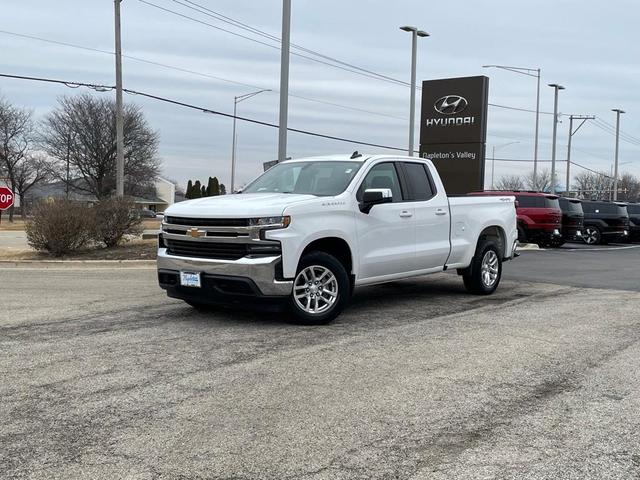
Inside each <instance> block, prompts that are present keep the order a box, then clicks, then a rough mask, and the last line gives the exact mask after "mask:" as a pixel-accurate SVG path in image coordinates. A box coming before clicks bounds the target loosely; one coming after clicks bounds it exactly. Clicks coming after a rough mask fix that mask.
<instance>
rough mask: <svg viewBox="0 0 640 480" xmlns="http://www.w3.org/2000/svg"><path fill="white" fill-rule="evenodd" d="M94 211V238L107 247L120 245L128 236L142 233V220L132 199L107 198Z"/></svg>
mask: <svg viewBox="0 0 640 480" xmlns="http://www.w3.org/2000/svg"><path fill="white" fill-rule="evenodd" d="M94 210H95V219H96V221H95V230H94V238H95V239H96V240H97V241H98V242H102V243H104V244H105V245H106V246H107V247H115V246H116V245H118V244H119V243H120V242H121V241H122V238H123V237H124V236H125V235H126V234H139V233H141V232H142V227H141V223H142V219H141V218H140V214H139V213H138V211H137V210H136V208H135V204H134V202H133V200H132V199H130V198H126V197H111V198H106V199H104V200H101V201H100V202H99V203H98V204H97V205H96V206H95V208H94Z"/></svg>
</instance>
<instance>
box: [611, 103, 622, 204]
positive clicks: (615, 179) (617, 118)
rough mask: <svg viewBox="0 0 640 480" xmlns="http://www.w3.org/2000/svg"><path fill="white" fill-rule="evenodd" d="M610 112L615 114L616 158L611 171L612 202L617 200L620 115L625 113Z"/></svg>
mask: <svg viewBox="0 0 640 480" xmlns="http://www.w3.org/2000/svg"><path fill="white" fill-rule="evenodd" d="M611 111H612V112H616V156H615V160H614V161H615V167H614V170H613V200H614V201H615V200H618V149H619V146H620V115H621V114H623V113H625V111H624V110H621V109H619V108H614V109H612V110H611Z"/></svg>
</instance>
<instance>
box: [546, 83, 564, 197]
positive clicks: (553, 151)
mask: <svg viewBox="0 0 640 480" xmlns="http://www.w3.org/2000/svg"><path fill="white" fill-rule="evenodd" d="M549 86H550V87H551V88H553V90H554V96H553V140H552V141H553V144H552V146H551V193H556V139H557V136H558V92H559V91H560V90H564V87H563V86H562V85H558V84H557V83H550V84H549Z"/></svg>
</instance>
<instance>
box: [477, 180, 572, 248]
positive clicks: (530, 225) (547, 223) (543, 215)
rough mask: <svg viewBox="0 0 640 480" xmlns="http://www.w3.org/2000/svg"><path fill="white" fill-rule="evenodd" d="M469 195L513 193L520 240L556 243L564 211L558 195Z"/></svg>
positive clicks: (539, 193) (547, 243)
mask: <svg viewBox="0 0 640 480" xmlns="http://www.w3.org/2000/svg"><path fill="white" fill-rule="evenodd" d="M469 195H513V196H514V197H516V201H517V203H516V213H517V215H518V240H519V241H520V242H532V243H537V244H538V245H539V246H541V247H548V246H551V245H555V244H556V243H557V242H558V241H560V240H561V239H562V234H561V233H560V228H561V224H560V222H561V220H562V211H561V210H560V204H559V202H558V196H557V195H551V194H549V193H541V192H524V191H520V190H515V191H502V190H501V191H497V190H489V191H484V192H474V193H470V194H469Z"/></svg>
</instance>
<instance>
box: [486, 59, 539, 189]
mask: <svg viewBox="0 0 640 480" xmlns="http://www.w3.org/2000/svg"><path fill="white" fill-rule="evenodd" d="M482 68H499V69H500V70H507V71H508V72H513V73H519V74H521V75H527V76H528V77H536V78H537V90H536V133H535V140H534V147H533V184H534V185H536V184H537V179H538V136H539V131H540V74H541V70H540V68H525V67H511V66H508V65H483V66H482Z"/></svg>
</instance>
